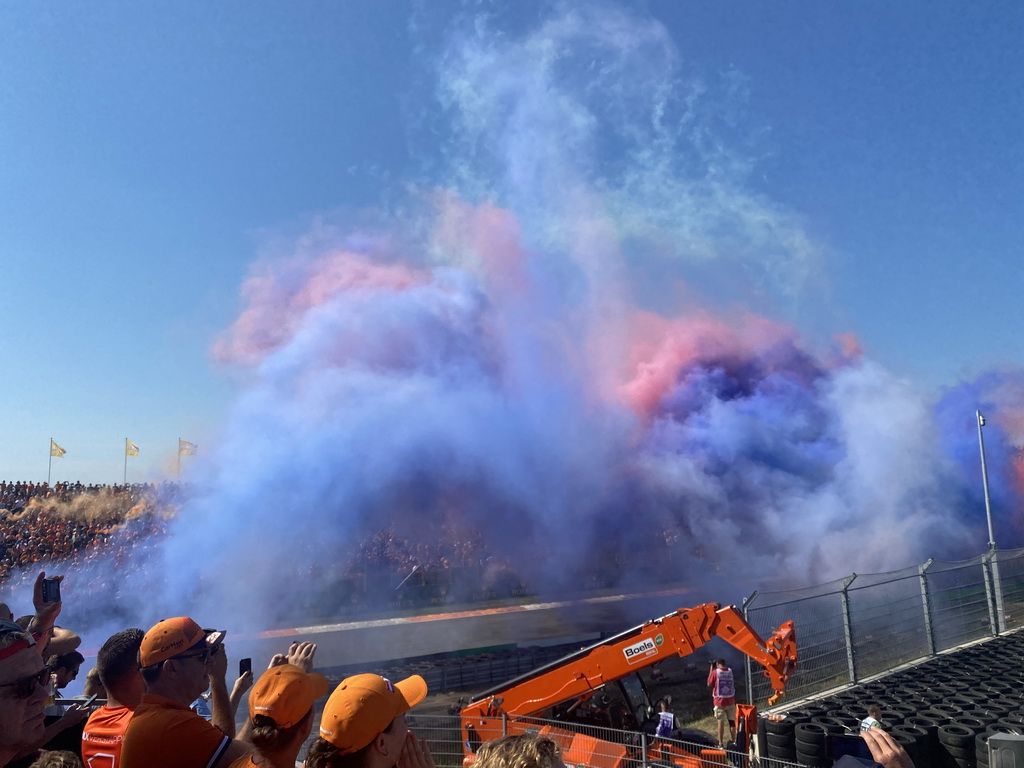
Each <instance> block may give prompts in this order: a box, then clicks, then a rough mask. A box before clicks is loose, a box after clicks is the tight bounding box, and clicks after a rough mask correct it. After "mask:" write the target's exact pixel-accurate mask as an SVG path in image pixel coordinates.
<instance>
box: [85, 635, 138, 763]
mask: <svg viewBox="0 0 1024 768" xmlns="http://www.w3.org/2000/svg"><path fill="white" fill-rule="evenodd" d="M142 636H143V633H142V630H141V629H126V630H124V631H123V632H118V633H117V634H115V635H111V636H110V637H109V638H107V641H106V642H105V643H103V646H102V647H101V648H100V651H99V653H98V654H97V655H96V669H97V670H98V671H99V676H100V682H102V683H103V687H104V688H106V691H107V703H106V705H105V706H103V707H100V708H99V709H97V710H96V711H95V712H93V713H92V714H91V715H90V716H89V720H88V721H87V722H86V724H85V730H84V731H82V763H83V764H84V765H88V766H90V768H120V765H121V745H122V743H123V742H124V733H125V731H126V730H127V729H128V723H129V721H130V720H131V719H132V713H133V712H134V711H135V708H136V707H138V706H139V702H141V701H142V693H143V691H144V690H145V685H144V684H143V682H142V675H141V674H140V673H139V662H138V653H139V646H141V645H142Z"/></svg>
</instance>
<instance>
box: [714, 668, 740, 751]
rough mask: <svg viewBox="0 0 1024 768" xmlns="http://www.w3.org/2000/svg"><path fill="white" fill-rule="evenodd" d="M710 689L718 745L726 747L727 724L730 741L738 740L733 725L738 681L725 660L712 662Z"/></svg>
mask: <svg viewBox="0 0 1024 768" xmlns="http://www.w3.org/2000/svg"><path fill="white" fill-rule="evenodd" d="M708 688H710V689H711V703H712V704H713V705H714V713H715V720H717V721H718V743H719V744H721V745H722V746H723V747H724V746H726V741H725V724H726V723H728V724H729V741H735V740H736V730H735V726H734V725H733V722H734V721H735V720H736V681H735V680H734V678H733V676H732V670H731V669H729V668H728V667H727V666H725V659H715V660H714V661H712V662H711V671H710V672H709V673H708Z"/></svg>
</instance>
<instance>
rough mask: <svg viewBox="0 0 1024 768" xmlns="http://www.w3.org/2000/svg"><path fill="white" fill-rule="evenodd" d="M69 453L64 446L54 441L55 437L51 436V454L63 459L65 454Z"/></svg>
mask: <svg viewBox="0 0 1024 768" xmlns="http://www.w3.org/2000/svg"><path fill="white" fill-rule="evenodd" d="M65 453H67V451H65V450H64V449H63V448H61V447H60V446H59V445H57V444H56V443H55V442H53V438H52V437H51V438H50V455H51V456H56V457H57V458H58V459H63V458H64V454H65Z"/></svg>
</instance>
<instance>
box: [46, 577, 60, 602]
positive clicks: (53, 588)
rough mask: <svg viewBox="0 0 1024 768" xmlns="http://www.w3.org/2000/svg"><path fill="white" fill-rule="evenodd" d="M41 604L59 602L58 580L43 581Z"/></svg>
mask: <svg viewBox="0 0 1024 768" xmlns="http://www.w3.org/2000/svg"><path fill="white" fill-rule="evenodd" d="M43 602H44V603H59V602H60V579H43Z"/></svg>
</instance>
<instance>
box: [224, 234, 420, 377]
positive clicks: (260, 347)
mask: <svg viewBox="0 0 1024 768" xmlns="http://www.w3.org/2000/svg"><path fill="white" fill-rule="evenodd" d="M426 279H427V277H426V275H424V274H423V273H421V272H419V271H416V270H414V269H411V268H409V267H407V266H404V265H401V264H380V263H376V262H374V261H372V260H371V259H369V258H367V257H366V256H364V255H362V254H359V253H351V252H348V251H335V252H332V253H329V254H326V255H324V256H321V257H319V258H317V259H314V260H312V261H310V262H300V261H298V260H296V261H293V262H291V263H289V264H288V265H287V266H286V268H285V270H284V274H267V275H256V276H253V277H250V278H249V279H247V280H246V281H245V283H244V284H243V286H242V295H243V297H244V298H245V300H246V304H247V306H246V308H245V310H243V311H242V313H241V314H240V315H239V317H238V319H237V320H236V321H235V323H234V324H233V325H232V326H231V328H229V329H228V331H227V332H226V333H225V334H224V336H222V337H221V338H220V339H218V340H217V342H216V343H215V344H214V346H213V355H214V358H215V359H217V360H219V361H221V362H228V363H235V364H241V365H255V364H256V363H258V362H259V361H260V360H262V359H263V358H264V357H266V356H267V355H268V354H269V353H271V352H273V351H274V350H275V349H277V348H278V347H279V346H281V345H282V344H283V343H284V342H286V341H287V340H288V339H289V338H291V336H292V335H293V334H294V333H295V332H296V331H297V330H298V329H299V328H300V327H301V326H302V324H303V323H304V322H305V318H306V314H307V312H309V310H311V309H313V308H314V307H318V306H320V305H322V304H325V303H326V302H328V301H330V299H331V298H332V297H333V296H336V295H337V294H339V293H342V292H345V291H360V290H363V291H404V290H407V289H408V288H410V287H412V286H414V285H417V284H420V283H423V282H425V281H426Z"/></svg>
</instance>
